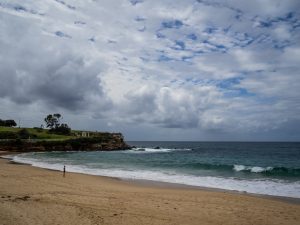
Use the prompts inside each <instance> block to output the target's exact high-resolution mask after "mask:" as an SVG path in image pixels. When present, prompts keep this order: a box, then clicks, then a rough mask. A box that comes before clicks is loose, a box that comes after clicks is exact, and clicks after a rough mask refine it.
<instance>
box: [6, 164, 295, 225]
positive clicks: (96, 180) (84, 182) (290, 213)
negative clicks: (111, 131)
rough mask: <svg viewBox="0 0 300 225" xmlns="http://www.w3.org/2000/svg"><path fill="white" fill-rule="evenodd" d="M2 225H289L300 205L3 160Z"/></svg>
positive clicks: (272, 199)
mask: <svg viewBox="0 0 300 225" xmlns="http://www.w3.org/2000/svg"><path fill="white" fill-rule="evenodd" d="M0 178H1V182H0V221H2V222H3V224H6V225H10V224H11V225H12V224H14V225H19V224H20V225H21V224H22V225H23V224H33V225H38V224H124V225H125V224H132V225H140V224H146V225H147V224H149V225H150V224H162V225H169V224H176V225H177V224H178V225H179V224H180V225H185V224H186V225H198V224H199V221H201V224H204V225H206V224H212V225H219V224H220V225H221V224H222V225H223V224H225V225H233V224H246V225H247V224H249V225H250V224H258V225H260V224H261V225H268V224H270V225H271V224H272V225H273V224H275V225H276V224H278V225H279V224H288V225H294V224H295V225H296V224H299V222H300V205H299V204H293V203H292V202H289V201H288V202H287V201H283V200H278V199H276V198H268V197H267V198H265V197H261V196H253V195H249V194H244V193H236V192H234V193H233V192H228V191H223V190H222V191H216V190H213V189H206V188H205V189H199V188H193V187H187V186H184V187H183V186H182V185H179V186H178V185H172V184H169V183H167V184H166V183H163V182H162V183H157V182H156V183H155V185H154V184H153V183H152V182H151V183H149V182H145V181H135V180H134V181H132V180H122V179H118V178H110V177H101V176H95V175H88V174H79V173H71V172H68V173H67V174H66V177H63V176H62V172H61V171H58V170H57V171H54V170H48V169H44V168H38V167H33V166H30V165H23V164H15V163H10V160H9V159H3V158H1V159H0Z"/></svg>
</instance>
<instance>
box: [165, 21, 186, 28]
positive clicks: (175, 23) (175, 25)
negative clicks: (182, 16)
mask: <svg viewBox="0 0 300 225" xmlns="http://www.w3.org/2000/svg"><path fill="white" fill-rule="evenodd" d="M161 25H162V27H163V28H175V29H179V28H181V27H182V26H183V23H182V22H181V21H180V20H170V21H165V22H162V23H161Z"/></svg>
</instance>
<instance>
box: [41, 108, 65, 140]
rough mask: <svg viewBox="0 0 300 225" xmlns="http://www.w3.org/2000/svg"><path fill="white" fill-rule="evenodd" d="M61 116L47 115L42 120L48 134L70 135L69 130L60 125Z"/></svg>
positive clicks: (63, 124) (56, 114) (57, 114)
mask: <svg viewBox="0 0 300 225" xmlns="http://www.w3.org/2000/svg"><path fill="white" fill-rule="evenodd" d="M60 118H61V115H60V114H59V113H55V114H49V115H48V116H47V117H46V118H45V119H44V120H45V122H46V126H47V127H48V128H50V130H49V132H51V133H55V134H63V135H69V134H71V128H70V127H69V126H68V125H67V124H66V123H62V124H60Z"/></svg>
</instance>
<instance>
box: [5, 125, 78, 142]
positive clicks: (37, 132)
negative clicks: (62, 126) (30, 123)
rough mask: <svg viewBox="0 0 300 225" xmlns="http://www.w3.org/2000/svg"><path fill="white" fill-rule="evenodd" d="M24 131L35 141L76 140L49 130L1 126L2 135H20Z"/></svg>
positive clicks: (72, 136)
mask: <svg viewBox="0 0 300 225" xmlns="http://www.w3.org/2000/svg"><path fill="white" fill-rule="evenodd" d="M22 129H26V130H27V131H28V132H29V133H30V135H32V136H34V139H42V140H68V139H72V138H75V137H76V136H75V135H72V134H71V135H59V134H52V133H49V130H47V129H41V128H14V127H2V126H0V133H1V132H3V133H4V132H12V133H18V132H19V131H21V130H22Z"/></svg>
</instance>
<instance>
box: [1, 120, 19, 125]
mask: <svg viewBox="0 0 300 225" xmlns="http://www.w3.org/2000/svg"><path fill="white" fill-rule="evenodd" d="M0 126H3V127H15V126H17V123H16V122H15V121H14V120H2V119H0Z"/></svg>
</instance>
